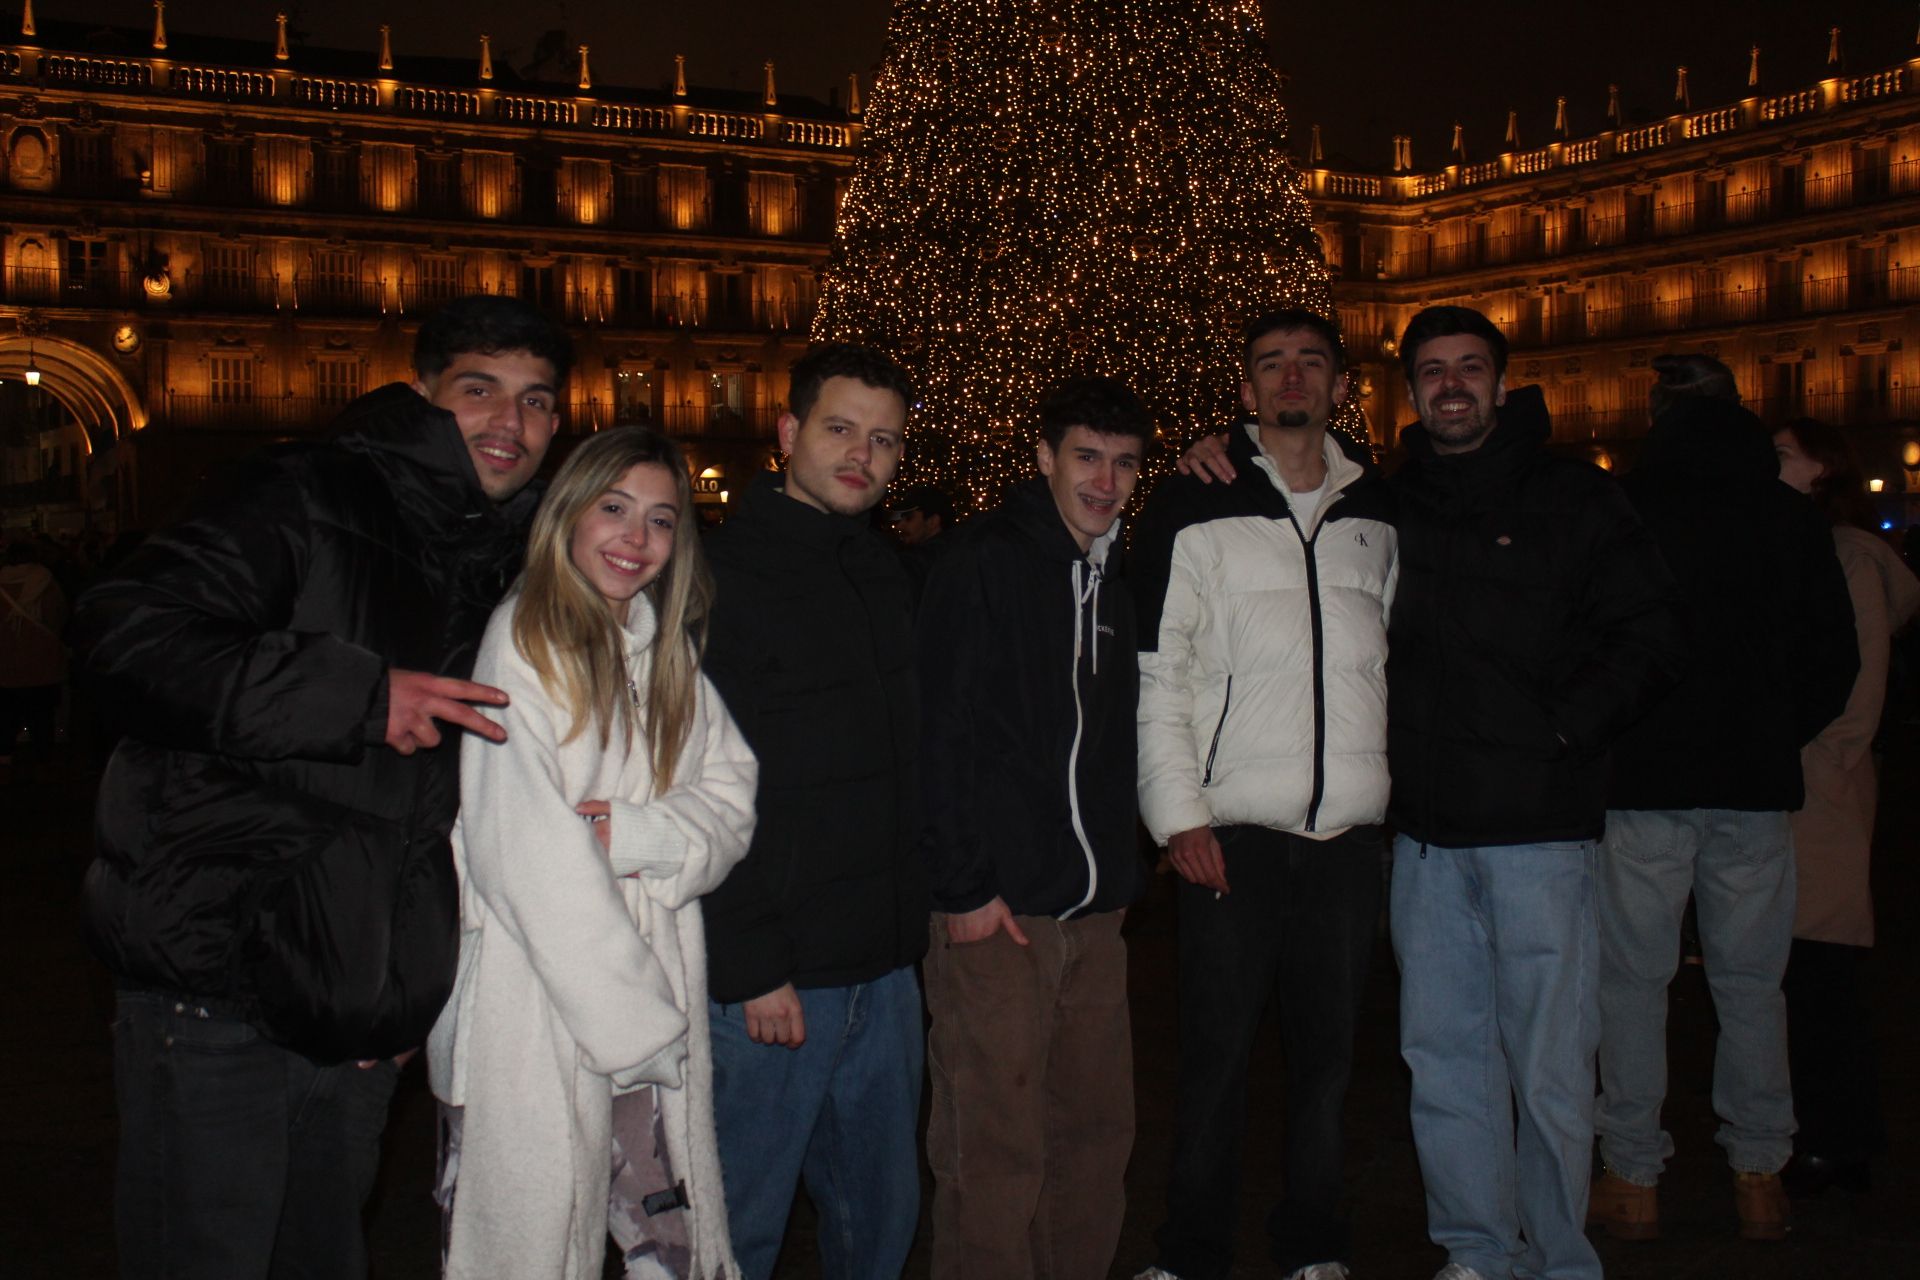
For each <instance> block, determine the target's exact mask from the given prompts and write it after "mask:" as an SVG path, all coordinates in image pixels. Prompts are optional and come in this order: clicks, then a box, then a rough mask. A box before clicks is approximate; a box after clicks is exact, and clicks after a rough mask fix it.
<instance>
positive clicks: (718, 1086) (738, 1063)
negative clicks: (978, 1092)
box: [712, 968, 925, 1280]
mask: <svg viewBox="0 0 1920 1280" xmlns="http://www.w3.org/2000/svg"><path fill="white" fill-rule="evenodd" d="M799 994H800V1004H801V1008H802V1009H803V1011H804V1012H805V1015H806V1022H807V1039H806V1042H805V1043H804V1044H802V1045H801V1046H800V1047H799V1048H798V1049H788V1048H785V1047H784V1046H781V1045H764V1044H755V1043H754V1042H753V1041H752V1040H750V1039H748V1038H747V1024H746V1016H745V1011H744V1010H743V1009H742V1007H741V1006H740V1005H737V1004H726V1005H722V1004H716V1005H714V1006H713V1007H712V1015H713V1016H712V1024H713V1112H714V1123H715V1126H716V1127H717V1129H718V1130H719V1139H720V1168H721V1171H722V1175H723V1177H724V1178H725V1180H726V1187H727V1218H728V1222H729V1227H730V1229H731V1231H732V1234H733V1252H734V1256H735V1257H736V1258H737V1259H738V1260H739V1262H740V1270H741V1275H740V1277H739V1278H738V1280H768V1277H770V1276H771V1275H772V1274H773V1267H774V1263H775V1262H777V1261H778V1260H779V1258H780V1242H781V1239H782V1238H783V1237H784V1236H785V1235H786V1230H787V1215H788V1214H789V1213H790V1212H791V1211H792V1209H793V1193H794V1190H795V1188H796V1187H798V1186H799V1183H800V1179H801V1178H803V1177H804V1178H805V1179H806V1182H807V1194H808V1195H810V1196H811V1197H812V1198H813V1203H814V1207H815V1208H817V1209H818V1210H819V1211H820V1261H821V1264H822V1267H823V1269H824V1271H825V1274H826V1277H827V1280H897V1278H898V1276H899V1275H900V1271H901V1268H903V1267H904V1266H905V1265H906V1262H907V1252H908V1250H909V1249H911V1248H912V1247H913V1235H914V1230H915V1228H916V1227H917V1226H918V1224H919V1218H920V1160H919V1153H918V1150H917V1147H916V1144H915V1136H916V1133H917V1131H918V1129H919V1127H920V1078H921V1074H922V1067H923V1063H924V1055H925V1044H924V1042H923V1040H922V1036H923V1034H924V1023H923V1020H922V1018H921V1014H920V986H919V984H918V983H917V982H916V981H915V980H914V976H913V970H912V969H911V968H905V969H895V970H894V971H893V972H892V973H889V974H887V975H886V976H885V977H882V978H876V979H874V980H873V981H872V982H864V983H861V984H859V985H857V986H852V987H819V988H814V989H812V990H802V991H801V992H800V993H799Z"/></svg>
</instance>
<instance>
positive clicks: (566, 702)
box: [427, 428, 758, 1280]
mask: <svg viewBox="0 0 1920 1280" xmlns="http://www.w3.org/2000/svg"><path fill="white" fill-rule="evenodd" d="M711 595H712V592H711V585H710V579H709V578H708V576H707V571H706V566H705V564H704V563H703V561H702V560H701V557H700V548H699V543H698V541H697V539H696V538H695V537H694V536H693V530H692V497H691V494H690V492H689V486H688V482H687V470H686V467H685V465H684V463H683V461H682V459H681V456H680V454H679V451H678V450H677V449H676V448H675V447H674V446H673V445H672V443H671V442H669V441H668V440H666V439H665V438H664V437H662V436H660V435H658V434H656V433H654V432H652V431H648V430H645V429H641V428H623V429H620V430H616V431H610V432H606V433H604V434H601V435H598V436H595V437H594V438H593V439H592V440H590V441H588V442H587V443H586V444H584V445H582V446H581V447H580V448H579V449H578V450H576V451H575V453H574V454H573V456H572V457H571V458H570V459H568V461H567V464H566V465H565V466H564V467H562V468H561V470H560V474H559V475H558V476H557V477H556V478H555V480H554V483H553V486H552V488H551V489H550V490H549V491H548V494H547V497H546V499H545V501H544V502H543V503H542V505H541V508H540V512H539V514H538V515H537V516H535V518H534V525H533V532H532V535H531V537H530V539H529V545H528V551H527V568H526V572H525V574H524V575H523V576H522V578H521V581H520V584H519V586H518V587H517V588H516V590H515V591H514V592H513V593H512V594H511V595H509V596H508V597H507V599H506V601H505V602H504V603H502V604H501V606H500V608H499V609H498V610H497V611H496V612H495V613H494V615H493V619H492V622H491V623H490V624H489V625H488V627H487V633H486V637H485V639H484V640H483V641H482V642H481V648H480V654H479V658H478V660H477V662H476V664H475V667H474V675H473V678H474V679H475V680H478V681H482V682H484V683H486V684H490V685H494V686H496V687H498V688H500V689H503V690H505V691H506V692H507V694H508V695H509V697H510V699H511V702H510V704H509V705H508V706H507V707H506V708H505V709H504V714H503V715H502V717H501V723H502V724H503V725H504V726H505V727H506V730H507V739H506V741H505V742H504V743H499V744H496V743H491V742H487V741H485V740H483V739H481V738H479V737H477V736H469V737H468V738H467V739H466V741H465V742H464V743H463V745H462V750H461V757H460V792H461V809H460V819H459V822H458V823H457V824H456V826H455V827H454V835H453V848H454V859H455V862H456V865H457V867H458V869H459V872H460V884H461V902H460V917H461V928H462V934H461V940H460V970H459V976H458V979H457V981H456V983H455V987H454V994H453V997H452V999H451V1000H450V1001H449V1002H448V1004H447V1007H446V1010H445V1011H444V1012H443V1013H442V1014H441V1016H440V1021H439V1024H438V1025H437V1026H436V1027H435V1028H434V1031H433V1035H432V1037H431V1039H430V1040H429V1042H428V1046H427V1052H428V1058H429V1067H430V1071H431V1076H432V1082H433V1091H434V1094H435V1096H437V1097H438V1098H439V1099H440V1101H441V1103H442V1126H441V1128H442V1134H441V1147H442V1151H441V1176H440V1185H439V1200H440V1203H441V1206H442V1209H443V1221H444V1225H445V1230H446V1235H445V1241H444V1255H443V1256H444V1271H445V1274H446V1275H447V1276H449V1277H487V1278H489V1280H491V1278H493V1277H503V1276H511V1277H514V1280H542V1278H551V1280H596V1278H597V1277H598V1276H599V1275H600V1274H601V1267H602V1263H603V1260H604V1257H605V1250H606V1239H607V1234H608V1231H609V1229H611V1230H612V1233H613V1236H614V1239H615V1242H616V1244H617V1245H618V1247H619V1249H620V1251H621V1253H622V1254H623V1256H624V1258H625V1261H626V1274H627V1277H628V1280H716V1278H718V1277H722V1276H725V1277H736V1276H737V1275H738V1268H737V1266H736V1265H735V1263H734V1260H733V1256H732V1253H731V1250H730V1248H729V1245H728V1243H727V1241H728V1234H727V1220H726V1201H725V1196H724V1194H723V1191H722V1186H721V1180H720V1162H719V1156H718V1154H717V1152H716V1150H715V1145H714V1130H713V1103H712V1075H713V1072H712V1061H711V1057H710V1053H709V1048H708V1036H707V1025H706V1020H707V992H706V971H707V960H706V946H705V934H704V931H703V928H702V925H701V917H700V904H699V898H700V896H701V895H702V894H704V893H706V892H708V891H709V890H710V889H712V888H713V887H714V886H716V885H718V884H719V883H720V881H721V880H723V879H724V878H725V877H726V874H727V872H728V871H729V870H730V869H731V868H732V867H733V865H734V863H736V862H738V861H739V860H740V858H741V856H742V855H743V854H744V853H745V852H746V848H747V842H748V839H749V838H750V836H751V835H752V832H753V796H754V787H755V784H756V781H757V777H758V769H757V767H756V765H755V763H754V759H753V754H752V752H751V751H750V750H749V749H748V747H747V745H746V743H745V741H744V740H743V739H742V738H741V736H740V733H739V730H738V729H737V728H736V727H735V726H734V723H733V720H732V718H731V717H730V716H729V715H728V714H727V711H726V708H725V706H724V705H723V704H722V703H721V701H720V698H719V696H718V695H717V694H716V693H715V692H714V691H713V688H712V686H710V685H709V684H708V683H707V682H706V680H705V678H704V677H702V676H701V674H700V670H699V658H700V653H699V650H700V645H701V640H702V637H703V636H704V630H705V620H706V613H707V605H708V602H709V600H710V599H711Z"/></svg>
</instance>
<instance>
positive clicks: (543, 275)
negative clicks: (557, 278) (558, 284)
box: [520, 263, 555, 308]
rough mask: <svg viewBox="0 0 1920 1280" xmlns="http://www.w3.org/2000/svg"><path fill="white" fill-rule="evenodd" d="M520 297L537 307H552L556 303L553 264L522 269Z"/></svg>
mask: <svg viewBox="0 0 1920 1280" xmlns="http://www.w3.org/2000/svg"><path fill="white" fill-rule="evenodd" d="M520 297H521V299H522V300H524V301H526V302H530V303H532V304H533V305H534V306H536V307H542V308H545V307H551V306H553V302H554V297H555V293H554V270H553V264H552V263H547V264H545V265H542V266H531V265H529V266H523V267H521V268H520Z"/></svg>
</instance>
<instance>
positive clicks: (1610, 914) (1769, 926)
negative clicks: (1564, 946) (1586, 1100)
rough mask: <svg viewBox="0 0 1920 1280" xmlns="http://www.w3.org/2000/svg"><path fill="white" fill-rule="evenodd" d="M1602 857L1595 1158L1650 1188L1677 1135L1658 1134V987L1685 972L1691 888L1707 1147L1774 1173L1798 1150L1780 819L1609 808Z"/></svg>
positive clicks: (1789, 914) (1661, 1076)
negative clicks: (1708, 1050)
mask: <svg viewBox="0 0 1920 1280" xmlns="http://www.w3.org/2000/svg"><path fill="white" fill-rule="evenodd" d="M1601 848H1602V858H1601V870H1600V1030H1601V1036H1600V1089H1601V1096H1600V1106H1599V1133H1600V1156H1601V1158H1602V1159H1603V1160H1605V1161H1606V1164H1607V1168H1609V1169H1611V1170H1613V1172H1615V1173H1617V1174H1619V1175H1620V1176H1621V1177H1623V1178H1625V1179H1627V1181H1629V1182H1637V1183H1639V1184H1641V1185H1642V1186H1652V1185H1654V1184H1655V1183H1656V1182H1658V1181H1659V1180H1660V1172H1661V1170H1662V1169H1663V1168H1664V1167H1665V1165H1666V1162H1667V1158H1668V1157H1669V1156H1671V1155H1672V1154H1673V1139H1672V1138H1671V1137H1670V1136H1668V1134H1667V1133H1666V1132H1665V1131H1664V1130H1662V1129H1661V1128H1660V1104H1661V1103H1662V1102H1664V1101H1665V1100H1666V1096H1667V985H1668V984H1669V983H1671V982H1672V981H1673V974H1674V970H1675V968H1676V967H1677V966H1678V965H1679V963H1680V915H1681V912H1683V911H1684V910H1685V909H1686V905H1687V892H1688V890H1692V892H1693V900H1694V903H1695V904H1696V906H1697V907H1698V908H1699V915H1700V950H1701V953H1702V957H1703V959H1704V960H1705V962H1706V969H1707V986H1708V989H1709V990H1711V991H1712V992H1713V1008H1714V1012H1715V1013H1716V1014H1718V1015H1719V1018H1720V1039H1719V1043H1718V1044H1717V1045H1716V1046H1715V1048H1714V1054H1713V1109H1714V1111H1715V1112H1716V1113H1717V1114H1718V1115H1719V1117H1720V1120H1721V1125H1720V1132H1719V1133H1718V1135H1717V1136H1716V1141H1718V1142H1719V1143H1720V1145H1721V1146H1722V1147H1725V1148H1726V1151H1727V1158H1728V1161H1729V1163H1731V1164H1732V1165H1733V1167H1734V1169H1735V1170H1737V1171H1741V1172H1750V1173H1775V1172H1778V1171H1779V1169H1780V1167H1781V1166H1782V1165H1784V1164H1785V1163H1786V1162H1787V1157H1788V1156H1790V1155H1792V1154H1793V1127H1794V1126H1793V1088H1792V1085H1791V1083H1790V1082H1789V1078H1788V1072H1787V1002H1786V997H1785V996H1784V995H1782V994H1781V991H1780V980H1781V978H1782V977H1783V976H1784V975H1785V974H1786V971H1787V953H1788V951H1789V950H1790V948H1791V947H1792V944H1793V901H1794V870H1793V831H1792V828H1791V827H1790V826H1789V825H1788V822H1787V815H1786V814H1784V813H1748V812H1742V811H1739V810H1733V809H1674V810H1632V809H1620V810H1614V811H1612V812H1610V813H1608V814H1607V838H1606V840H1605V842H1604V843H1603V844H1602V846H1601Z"/></svg>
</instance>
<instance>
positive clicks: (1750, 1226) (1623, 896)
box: [1588, 355, 1860, 1240]
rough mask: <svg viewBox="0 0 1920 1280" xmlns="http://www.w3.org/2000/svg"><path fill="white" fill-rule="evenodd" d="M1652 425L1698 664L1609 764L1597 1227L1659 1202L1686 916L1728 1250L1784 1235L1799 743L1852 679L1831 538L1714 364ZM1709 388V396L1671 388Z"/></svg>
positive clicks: (1657, 516) (1670, 549)
mask: <svg viewBox="0 0 1920 1280" xmlns="http://www.w3.org/2000/svg"><path fill="white" fill-rule="evenodd" d="M1654 368H1655V369H1656V370H1657V371H1658V373H1659V377H1660V381H1659V382H1658V383H1656V384H1655V385H1654V388H1653V393H1652V410H1653V426H1652V428H1651V430H1649V431H1648V433H1647V438H1646V445H1645V451H1644V452H1643V454H1642V455H1641V459H1640V464H1639V465H1638V466H1637V467H1635V468H1634V470H1633V473H1632V474H1631V475H1629V476H1628V477H1627V478H1626V481H1625V482H1624V488H1625V489H1626V491H1627V496H1628V497H1629V498H1631V499H1632V501H1633V505H1634V507H1635V508H1636V509H1637V510H1638V511H1639V512H1640V516H1641V518H1642V519H1643V520H1645V521H1646V523H1647V527H1648V528H1649V529H1650V530H1652V532H1653V536H1654V540H1655V541H1656V542H1657V543H1658V544H1659V546H1660V549H1661V551H1662V552H1663V553H1664V554H1665V556H1666V559H1667V563H1668V564H1669V565H1671V566H1672V568H1673V571H1674V574H1675V576H1676V577H1677V578H1678V579H1679V581H1680V587H1681V601H1682V603H1681V612H1680V616H1681V619H1682V621H1683V623H1684V625H1685V628H1686V633H1687V638H1688V640H1689V642H1690V647H1691V650H1692V652H1693V653H1694V654H1695V655H1696V660H1695V661H1694V662H1693V663H1692V664H1691V665H1690V666H1689V667H1688V669H1687V672H1686V674H1685V676H1684V677H1683V678H1682V679H1681V681H1680V684H1679V685H1678V687H1676V688H1675V689H1674V690H1673V692H1671V693H1669V694H1668V695H1667V696H1666V697H1665V698H1663V699H1661V700H1660V702H1659V703H1658V705H1656V706H1655V707H1654V709H1653V710H1652V711H1651V712H1650V713H1649V714H1648V715H1647V716H1646V718H1645V719H1643V720H1641V721H1640V722H1639V723H1638V724H1636V725H1635V726H1634V727H1633V728H1632V729H1630V730H1628V731H1627V733H1626V734H1625V735H1624V736H1623V737H1622V738H1621V739H1620V741H1619V742H1618V743H1617V744H1616V746H1615V748H1614V757H1613V785H1612V788H1611V790H1610V792H1609V795H1608V801H1607V808H1608V813H1607V834H1606V839H1605V841H1604V842H1603V844H1602V846H1601V858H1600V1024H1601V1025H1600V1104H1599V1113H1598V1130H1599V1135H1600V1156H1601V1159H1602V1160H1603V1161H1604V1162H1605V1165H1606V1172H1605V1173H1604V1174H1603V1176H1602V1177H1600V1178H1599V1179H1598V1180H1597V1181H1596V1182H1595V1183H1594V1186H1593V1193H1592V1200H1591V1204H1590V1207H1589V1210H1588V1219H1589V1221H1591V1222H1595V1223H1601V1224H1604V1225H1605V1226H1606V1227H1607V1229H1608V1230H1609V1231H1611V1232H1612V1233H1613V1234H1615V1235H1619V1236H1624V1237H1626V1238H1628V1239H1648V1238H1651V1237H1652V1236H1654V1235H1656V1234H1658V1232H1659V1208H1658V1201H1657V1198H1656V1193H1655V1185H1656V1184H1657V1183H1658V1182H1659V1179H1660V1173H1661V1170H1662V1169H1663V1167H1664V1166H1665V1164H1666V1161H1667V1158H1668V1157H1669V1156H1670V1155H1671V1154H1672V1153H1673V1140H1672V1138H1671V1137H1669V1136H1668V1135H1667V1134H1666V1133H1665V1132H1664V1131H1662V1129H1661V1128H1660V1106H1661V1103H1662V1102H1664V1101H1665V1098H1666V1091H1667V1090H1666V1084H1667V1070H1666V1068H1667V986H1668V984H1669V983H1671V982H1672V981H1673V975H1674V970H1675V968H1676V966H1677V965H1678V964H1679V958H1680V915H1681V912H1682V911H1683V910H1684V909H1685V907H1686V902H1687V893H1688V891H1689V890H1691V891H1692V893H1693V897H1694V901H1695V902H1696V903H1698V905H1699V912H1700V941H1701V946H1702V949H1703V951H1704V953H1705V961H1706V969H1707V982H1708V985H1709V986H1710V987H1711V989H1712V991H1713V1003H1714V1009H1715V1011H1716V1012H1717V1013H1718V1014H1719V1023H1720V1039H1719V1046H1718V1048H1717V1049H1716V1051H1715V1053H1714V1085H1713V1103H1714V1110H1716V1111H1717V1112H1719V1113H1720V1118H1721V1121H1722V1126H1721V1129H1720V1133H1719V1137H1718V1141H1719V1143H1720V1145H1721V1146H1723V1147H1725V1148H1726V1150H1727V1156H1728V1160H1729V1162H1730V1163H1731V1164H1732V1166H1733V1169H1734V1187H1735V1205H1736V1208H1737V1209H1738V1211H1739V1215H1740V1221H1741V1233H1742V1234H1743V1235H1745V1236H1747V1237H1749V1238H1751V1239H1761V1240H1772V1239H1779V1238H1781V1237H1783V1236H1784V1235H1785V1234H1786V1231H1787V1199H1786V1194H1785V1192H1784V1191H1783V1190H1782V1188H1781V1186H1780V1178H1779V1176H1778V1174H1779V1170H1780V1168H1781V1166H1783V1165H1785V1164H1786V1162H1787V1157H1788V1156H1790V1155H1791V1154H1792V1153H1793V1129H1794V1117H1793V1091H1792V1088H1791V1086H1790V1085H1789V1083H1788V1078H1787V1010H1786V1001H1785V997H1784V996H1783V995H1782V994H1781V989H1780V981H1781V977H1782V975H1783V974H1784V973H1785V972H1786V967H1787V952H1788V949H1789V946H1790V944H1791V942H1792V937H1793V918H1794V857H1793V836H1792V831H1791V830H1790V828H1789V825H1788V820H1787V815H1788V813H1789V812H1790V811H1792V810H1794V809H1798V808H1800V806H1801V805H1802V803H1804V798H1805V788H1804V787H1803V786H1802V783H1801V776H1800V748H1801V747H1803V746H1804V745H1806V744H1807V743H1808V742H1810V741H1812V740H1813V738H1814V737H1815V736H1816V735H1817V734H1819V732H1820V730H1822V729H1823V728H1825V727H1826V726H1827V725H1828V724H1829V723H1830V722H1831V721H1832V720H1833V719H1834V717H1836V716H1838V715H1839V714H1840V712H1841V711H1842V710H1844V709H1845V707H1846V704H1847V696H1848V694H1849V693H1850V692H1851V691H1852V689H1853V680H1854V676H1855V675H1856V674H1857V672H1858V670H1859V666H1860V656H1859V649H1858V646H1857V644H1856V642H1855V638H1854V631H1853V603H1852V598H1851V597H1850V596H1849V594H1848V591H1847V581H1846V576H1845V574H1844V573H1843V572H1842V571H1841V568H1840V560H1839V557H1838V556H1837V555H1836V554H1835V552H1834V544H1833V535H1832V532H1831V530H1830V529H1829V527H1828V525H1827V523H1826V521H1825V520H1824V519H1822V518H1821V516H1820V514H1819V512H1818V511H1816V510H1815V508H1814V506H1813V504H1812V503H1810V502H1808V501H1807V500H1806V499H1805V498H1803V497H1802V496H1801V495H1800V494H1797V493H1795V492H1794V491H1793V490H1792V489H1790V488H1789V487H1787V486H1786V485H1785V484H1782V483H1781V482H1780V479H1779V476H1778V463H1777V460H1776V459H1775V457H1774V452H1773V441H1772V438H1771V436H1770V435H1769V434H1768V431H1767V428H1766V427H1764V426H1762V425H1761V423H1760V420H1759V419H1758V418H1756V417H1754V416H1753V414H1751V413H1749V412H1748V411H1747V410H1745V409H1743V408H1741V407H1740V404H1739V396H1738V394H1737V392H1736V391H1735V390H1734V385H1733V375H1732V373H1731V372H1730V371H1728V369H1727V368H1726V366H1725V365H1722V364H1720V362H1719V361H1717V360H1713V359H1711V358H1710V357H1707V356H1698V355H1695V356H1663V357H1660V358H1659V359H1656V360H1655V361H1654ZM1692 386H1704V387H1705V388H1707V393H1706V394H1701V393H1697V392H1692V391H1687V390H1675V389H1674V388H1676V387H1692Z"/></svg>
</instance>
